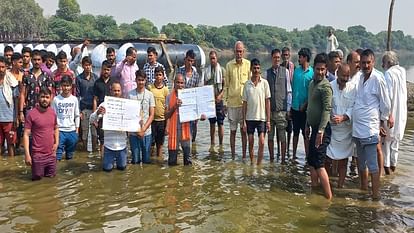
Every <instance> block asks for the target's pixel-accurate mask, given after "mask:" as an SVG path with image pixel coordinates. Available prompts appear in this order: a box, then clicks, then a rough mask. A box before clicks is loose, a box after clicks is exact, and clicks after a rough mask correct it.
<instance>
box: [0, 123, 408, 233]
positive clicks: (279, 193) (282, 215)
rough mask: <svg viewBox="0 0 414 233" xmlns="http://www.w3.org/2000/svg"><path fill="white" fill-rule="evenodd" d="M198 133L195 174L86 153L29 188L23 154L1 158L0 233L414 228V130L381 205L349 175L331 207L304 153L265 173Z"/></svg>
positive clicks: (267, 166)
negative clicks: (111, 165) (110, 166)
mask: <svg viewBox="0 0 414 233" xmlns="http://www.w3.org/2000/svg"><path fill="white" fill-rule="evenodd" d="M413 124H414V121H412V120H411V121H410V122H409V128H410V129H413V128H414V125H413ZM199 127H200V128H199V129H200V136H199V137H198V139H197V141H198V143H197V154H196V156H195V157H197V159H194V165H193V166H192V167H183V166H181V165H180V166H176V167H168V166H166V162H165V161H164V160H163V159H159V160H154V164H152V165H144V166H139V165H130V166H128V169H127V170H126V171H124V172H121V171H113V172H111V173H105V172H102V171H101V159H100V158H99V157H97V156H96V155H87V154H81V153H80V154H77V155H76V159H75V160H73V161H63V162H60V163H59V164H58V171H59V172H58V176H57V177H56V178H54V179H43V180H42V181H40V182H31V181H30V170H29V169H28V168H26V167H25V166H24V164H23V161H22V158H21V157H16V158H2V160H1V161H0V176H1V177H2V179H1V181H0V232H138V231H139V232H374V231H376V232H409V231H413V230H414V197H413V196H412V193H414V182H413V179H412V177H413V176H414V171H413V169H412V164H413V162H414V159H413V157H412V156H411V155H412V154H414V148H413V147H412V143H413V136H412V135H413V134H414V132H413V131H412V130H408V131H407V135H408V136H407V137H406V138H405V139H404V141H403V142H402V145H401V150H402V152H401V156H400V160H399V162H400V165H399V167H398V170H397V174H396V175H395V176H390V177H387V178H386V179H384V180H383V185H382V190H381V191H382V194H383V199H382V200H381V201H380V202H372V201H371V200H370V198H368V197H369V195H368V194H367V193H365V192H361V191H359V190H358V181H357V180H354V179H350V178H348V179H347V181H346V188H345V189H343V190H338V189H334V190H333V192H334V200H333V201H332V202H328V201H326V200H325V198H324V197H323V196H322V195H320V192H321V190H318V189H316V190H312V189H311V188H310V186H309V177H308V170H307V168H306V166H305V161H304V154H303V152H301V154H299V155H298V156H299V158H300V159H299V160H298V162H297V163H289V164H288V165H286V166H281V165H279V164H277V163H274V164H270V163H269V160H268V154H267V152H266V153H265V162H264V164H263V165H262V166H256V165H254V166H251V165H250V163H249V162H247V163H243V162H242V161H241V159H240V156H239V157H237V158H236V160H235V161H233V160H232V159H231V156H230V151H229V150H227V148H229V145H228V144H227V143H228V140H225V145H224V147H223V148H224V152H223V153H221V154H220V153H219V148H218V147H216V148H215V150H216V152H211V153H210V152H208V151H209V136H208V123H207V122H204V123H201V124H200V126H199ZM225 127H228V126H227V125H226V126H225ZM225 138H226V139H228V135H225ZM237 140H239V139H237ZM299 148H302V147H301V145H299ZM239 149H240V148H239ZM240 152H241V151H237V153H239V155H240V154H241V153H240ZM335 182H336V180H335V179H334V178H333V183H335Z"/></svg>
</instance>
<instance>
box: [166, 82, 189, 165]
mask: <svg viewBox="0 0 414 233" xmlns="http://www.w3.org/2000/svg"><path fill="white" fill-rule="evenodd" d="M184 84H185V83H184V77H183V75H182V74H177V76H176V77H175V80H174V89H173V90H172V91H171V93H170V94H169V95H168V96H167V100H166V101H165V104H166V110H165V119H167V120H168V122H167V127H166V129H167V132H168V165H177V154H178V146H179V144H181V147H182V149H183V153H184V156H183V159H184V165H191V159H190V139H191V133H190V122H184V123H181V122H180V114H179V111H178V108H179V107H180V106H181V103H182V101H181V100H180V99H179V98H178V90H180V89H183V88H184Z"/></svg>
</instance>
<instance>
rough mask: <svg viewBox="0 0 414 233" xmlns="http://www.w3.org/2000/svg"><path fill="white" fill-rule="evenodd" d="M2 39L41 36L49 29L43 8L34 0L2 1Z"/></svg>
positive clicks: (0, 9)
mask: <svg viewBox="0 0 414 233" xmlns="http://www.w3.org/2000/svg"><path fill="white" fill-rule="evenodd" d="M0 15H1V17H0V39H2V40H12V39H33V38H39V37H41V35H42V34H44V32H45V31H46V30H47V27H46V20H45V18H44V17H43V9H42V8H41V7H40V6H39V5H38V4H37V3H36V2H35V1H34V0H7V1H0Z"/></svg>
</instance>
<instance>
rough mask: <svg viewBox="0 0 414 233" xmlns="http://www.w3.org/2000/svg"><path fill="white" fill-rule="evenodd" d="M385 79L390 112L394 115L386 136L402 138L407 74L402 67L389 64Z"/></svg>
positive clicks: (404, 120) (404, 122)
mask: <svg viewBox="0 0 414 233" xmlns="http://www.w3.org/2000/svg"><path fill="white" fill-rule="evenodd" d="M384 76H385V81H386V82H387V87H388V92H389V96H390V99H391V109H390V112H391V114H392V115H393V116H394V121H395V123H394V127H393V128H391V129H387V136H389V137H391V138H395V139H398V140H402V139H403V136H404V131H405V125H406V124H407V76H406V72H405V69H404V67H401V66H399V65H395V66H391V67H390V68H389V69H388V70H387V71H385V75H384Z"/></svg>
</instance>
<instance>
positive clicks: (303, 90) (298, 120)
mask: <svg viewBox="0 0 414 233" xmlns="http://www.w3.org/2000/svg"><path fill="white" fill-rule="evenodd" d="M298 55H299V67H297V68H296V69H295V72H294V73H293V82H292V107H291V110H290V111H291V116H292V122H293V157H292V160H295V159H296V151H297V148H298V142H299V133H300V131H302V135H303V142H304V146H305V155H306V156H307V155H308V147H309V146H308V143H309V141H308V138H307V137H305V125H306V108H307V106H308V87H309V83H310V81H311V80H312V78H313V68H312V66H310V65H309V61H310V59H311V56H312V54H311V51H310V49H308V48H302V49H300V50H299V52H298Z"/></svg>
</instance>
